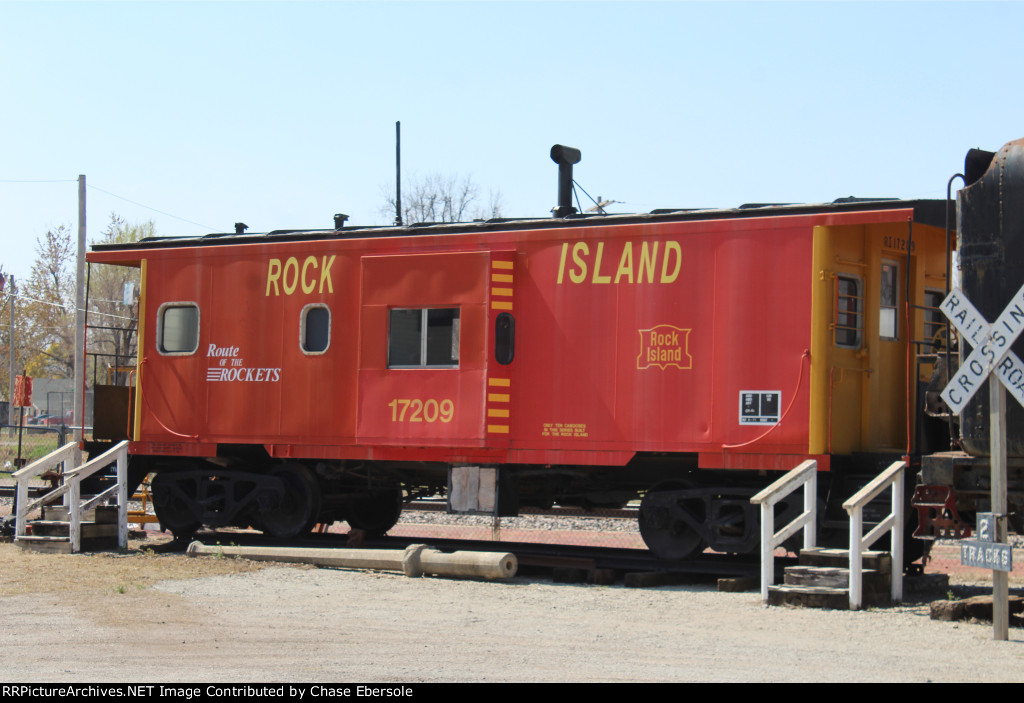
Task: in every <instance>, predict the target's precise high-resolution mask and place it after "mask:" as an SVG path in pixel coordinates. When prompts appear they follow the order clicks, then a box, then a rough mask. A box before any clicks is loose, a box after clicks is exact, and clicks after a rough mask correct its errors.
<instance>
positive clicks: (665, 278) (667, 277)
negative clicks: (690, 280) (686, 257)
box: [661, 242, 683, 283]
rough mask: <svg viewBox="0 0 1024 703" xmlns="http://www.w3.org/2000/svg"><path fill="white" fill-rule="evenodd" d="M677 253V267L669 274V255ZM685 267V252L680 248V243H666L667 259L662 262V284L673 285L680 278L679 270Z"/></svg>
mask: <svg viewBox="0 0 1024 703" xmlns="http://www.w3.org/2000/svg"><path fill="white" fill-rule="evenodd" d="M671 252H675V260H676V267H675V268H674V269H673V270H672V273H669V272H668V260H669V254H670V253H671ZM682 266H683V250H682V248H680V246H679V242H665V258H664V259H662V261H661V282H662V283H672V282H673V281H675V280H676V279H677V278H679V270H680V269H681V268H682Z"/></svg>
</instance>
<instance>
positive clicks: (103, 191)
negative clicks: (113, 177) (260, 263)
mask: <svg viewBox="0 0 1024 703" xmlns="http://www.w3.org/2000/svg"><path fill="white" fill-rule="evenodd" d="M86 187H87V188H91V189H92V190H98V191H99V192H101V193H104V194H105V195H109V196H110V197H112V198H117V199H118V200H123V201H125V202H126V203H131V204H132V205H138V206H139V207H141V208H145V209H147V210H152V211H153V212H157V213H160V214H161V215H166V216H167V217H172V218H174V219H175V220H181V221H182V222H187V223H188V224H190V225H195V226H196V227H202V228H204V229H208V230H210V231H211V232H216V231H218V229H217V228H216V227H210V226H209V225H204V224H203V223H201V222H193V221H192V220H187V219H185V218H184V217H178V216H177V215H172V214H171V213H169V212H164V211H163V210H157V209H156V208H155V207H150V206H149V205H144V204H143V203H140V202H136V201H134V200H131V199H129V198H125V197H124V196H121V195H118V194H116V193H111V192H110V191H109V190H103V189H102V188H97V187H96V186H94V185H89V184H87V185H86Z"/></svg>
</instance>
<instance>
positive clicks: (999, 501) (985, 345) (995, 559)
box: [941, 286, 1024, 640]
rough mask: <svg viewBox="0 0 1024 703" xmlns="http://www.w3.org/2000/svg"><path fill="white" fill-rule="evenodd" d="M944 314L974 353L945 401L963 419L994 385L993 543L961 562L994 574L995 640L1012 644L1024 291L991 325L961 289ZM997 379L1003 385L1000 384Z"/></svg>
mask: <svg viewBox="0 0 1024 703" xmlns="http://www.w3.org/2000/svg"><path fill="white" fill-rule="evenodd" d="M941 310H942V312H943V314H945V315H946V317H948V318H949V320H950V322H952V323H953V326H954V327H956V329H957V331H958V332H959V333H960V335H961V339H963V340H965V341H967V342H969V343H970V344H971V345H972V346H973V347H974V351H972V352H971V354H970V355H969V356H968V357H967V359H965V360H964V362H963V363H962V364H961V365H960V368H959V369H958V370H957V372H956V374H955V375H954V377H953V378H951V379H950V381H949V383H948V384H947V385H946V387H945V389H943V391H942V399H943V400H944V401H946V404H947V405H948V406H949V407H950V409H951V410H952V411H953V412H955V413H957V414H959V413H960V412H962V411H963V408H964V406H965V405H967V401H969V400H970V399H971V398H972V397H973V396H974V394H975V393H976V392H977V390H978V388H980V387H981V384H982V383H983V382H984V381H985V379H988V398H989V458H990V460H989V464H990V472H991V486H992V496H991V505H990V510H991V511H992V512H991V513H987V514H985V515H986V516H987V517H986V518H985V520H984V523H983V522H982V516H979V523H978V531H979V533H980V534H981V536H982V537H983V539H984V538H988V539H987V540H986V541H983V542H981V546H979V543H973V544H972V543H970V542H968V543H967V544H965V545H963V546H962V547H961V552H960V559H961V563H963V564H967V565H971V566H980V565H985V567H986V568H991V569H993V571H992V630H993V633H992V636H993V639H997V640H1006V639H1009V629H1010V608H1009V583H1010V579H1009V570H1010V568H1012V551H1011V548H1010V545H1008V544H1007V543H1006V391H1007V390H1009V391H1010V393H1012V394H1013V397H1014V398H1016V399H1017V402H1019V403H1020V404H1021V405H1024V362H1022V361H1021V360H1020V358H1019V357H1018V356H1017V355H1016V354H1014V353H1013V352H1012V351H1010V347H1011V346H1012V345H1013V342H1014V341H1015V340H1016V339H1017V337H1018V336H1019V335H1020V333H1021V332H1022V331H1024V286H1021V288H1020V290H1018V291H1017V293H1016V294H1015V295H1014V296H1013V298H1012V299H1011V300H1010V302H1009V304H1008V305H1007V306H1006V308H1005V309H1004V310H1003V312H1002V314H1001V315H999V317H998V318H997V319H996V321H995V322H994V323H992V324H991V325H990V324H989V323H988V322H987V321H986V320H985V318H984V317H983V316H982V315H981V313H979V312H978V310H977V309H976V308H975V307H974V305H972V304H971V301H970V300H968V299H967V296H965V295H964V294H963V291H961V290H960V289H959V288H954V289H953V290H951V291H950V293H949V295H947V296H946V298H945V300H943V301H942V305H941ZM996 378H998V379H999V380H1000V381H1001V383H996V382H995V380H994V379H996ZM979 553H980V555H981V556H980V557H979V556H978V554H979ZM965 555H966V559H965ZM1004 560H1005V561H1004ZM979 562H981V563H979ZM990 564H991V565H990ZM1006 565H1010V566H1009V568H1001V567H1003V566H1006Z"/></svg>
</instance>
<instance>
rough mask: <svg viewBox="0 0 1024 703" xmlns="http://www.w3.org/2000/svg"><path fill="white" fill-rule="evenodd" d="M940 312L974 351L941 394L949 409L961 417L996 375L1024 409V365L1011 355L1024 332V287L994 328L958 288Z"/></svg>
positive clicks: (944, 301)
mask: <svg viewBox="0 0 1024 703" xmlns="http://www.w3.org/2000/svg"><path fill="white" fill-rule="evenodd" d="M940 309H941V310H942V312H943V314H945V315H946V317H948V318H949V320H950V322H952V323H953V326H954V327H956V329H957V331H959V332H960V335H961V338H962V339H963V340H965V341H966V342H968V343H969V344H970V345H971V346H973V347H974V351H972V352H971V354H970V356H968V357H967V359H966V360H965V361H964V363H963V364H961V365H960V369H959V370H958V371H957V372H956V375H955V376H954V377H953V378H952V380H950V382H949V384H948V385H947V386H946V388H945V389H944V390H943V391H942V399H943V400H944V401H946V405H948V406H949V407H950V408H951V409H952V410H953V412H954V413H960V412H961V411H962V410H963V408H964V406H965V405H967V401H969V400H970V399H971V397H972V396H973V395H974V394H975V392H977V390H978V388H979V387H981V384H982V382H984V380H985V379H986V378H987V377H988V375H989V374H990V373H993V372H995V375H996V377H997V378H998V379H999V380H1000V381H1002V382H1003V385H1004V386H1006V389H1007V390H1008V391H1009V392H1010V395H1012V396H1013V397H1014V398H1016V399H1017V402H1018V403H1020V404H1021V405H1024V362H1022V361H1021V360H1020V357H1018V356H1017V355H1016V354H1014V353H1013V352H1012V351H1010V346H1011V345H1012V344H1013V342H1014V340H1016V339H1017V337H1018V336H1019V335H1020V333H1021V332H1022V331H1024V286H1021V287H1020V290H1018V291H1017V293H1016V295H1014V296H1013V298H1012V299H1011V300H1010V303H1009V305H1007V306H1006V309H1005V310H1003V313H1002V314H1001V315H1000V316H999V318H998V319H997V320H996V321H995V322H993V323H992V324H991V325H990V324H989V323H988V322H987V321H986V320H985V318H984V317H982V315H981V313H979V312H978V310H977V309H976V308H975V307H974V305H972V304H971V301H970V300H968V299H967V296H966V295H964V293H963V291H962V290H960V289H959V288H954V289H953V290H951V291H950V292H949V295H947V296H946V299H945V300H943V301H942V305H941V306H940Z"/></svg>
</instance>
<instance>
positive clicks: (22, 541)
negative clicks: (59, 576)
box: [14, 535, 71, 554]
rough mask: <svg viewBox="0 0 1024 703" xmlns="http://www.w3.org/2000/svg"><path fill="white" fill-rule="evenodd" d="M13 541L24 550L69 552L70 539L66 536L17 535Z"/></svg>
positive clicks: (50, 552) (51, 552) (55, 552)
mask: <svg viewBox="0 0 1024 703" xmlns="http://www.w3.org/2000/svg"><path fill="white" fill-rule="evenodd" d="M14 543H15V544H17V545H18V546H19V547H21V548H22V549H25V550H29V551H33V552H47V553H49V554H70V553H71V540H70V539H68V538H67V537H40V536H37V535H25V536H23V537H18V538H17V539H15V540H14Z"/></svg>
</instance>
